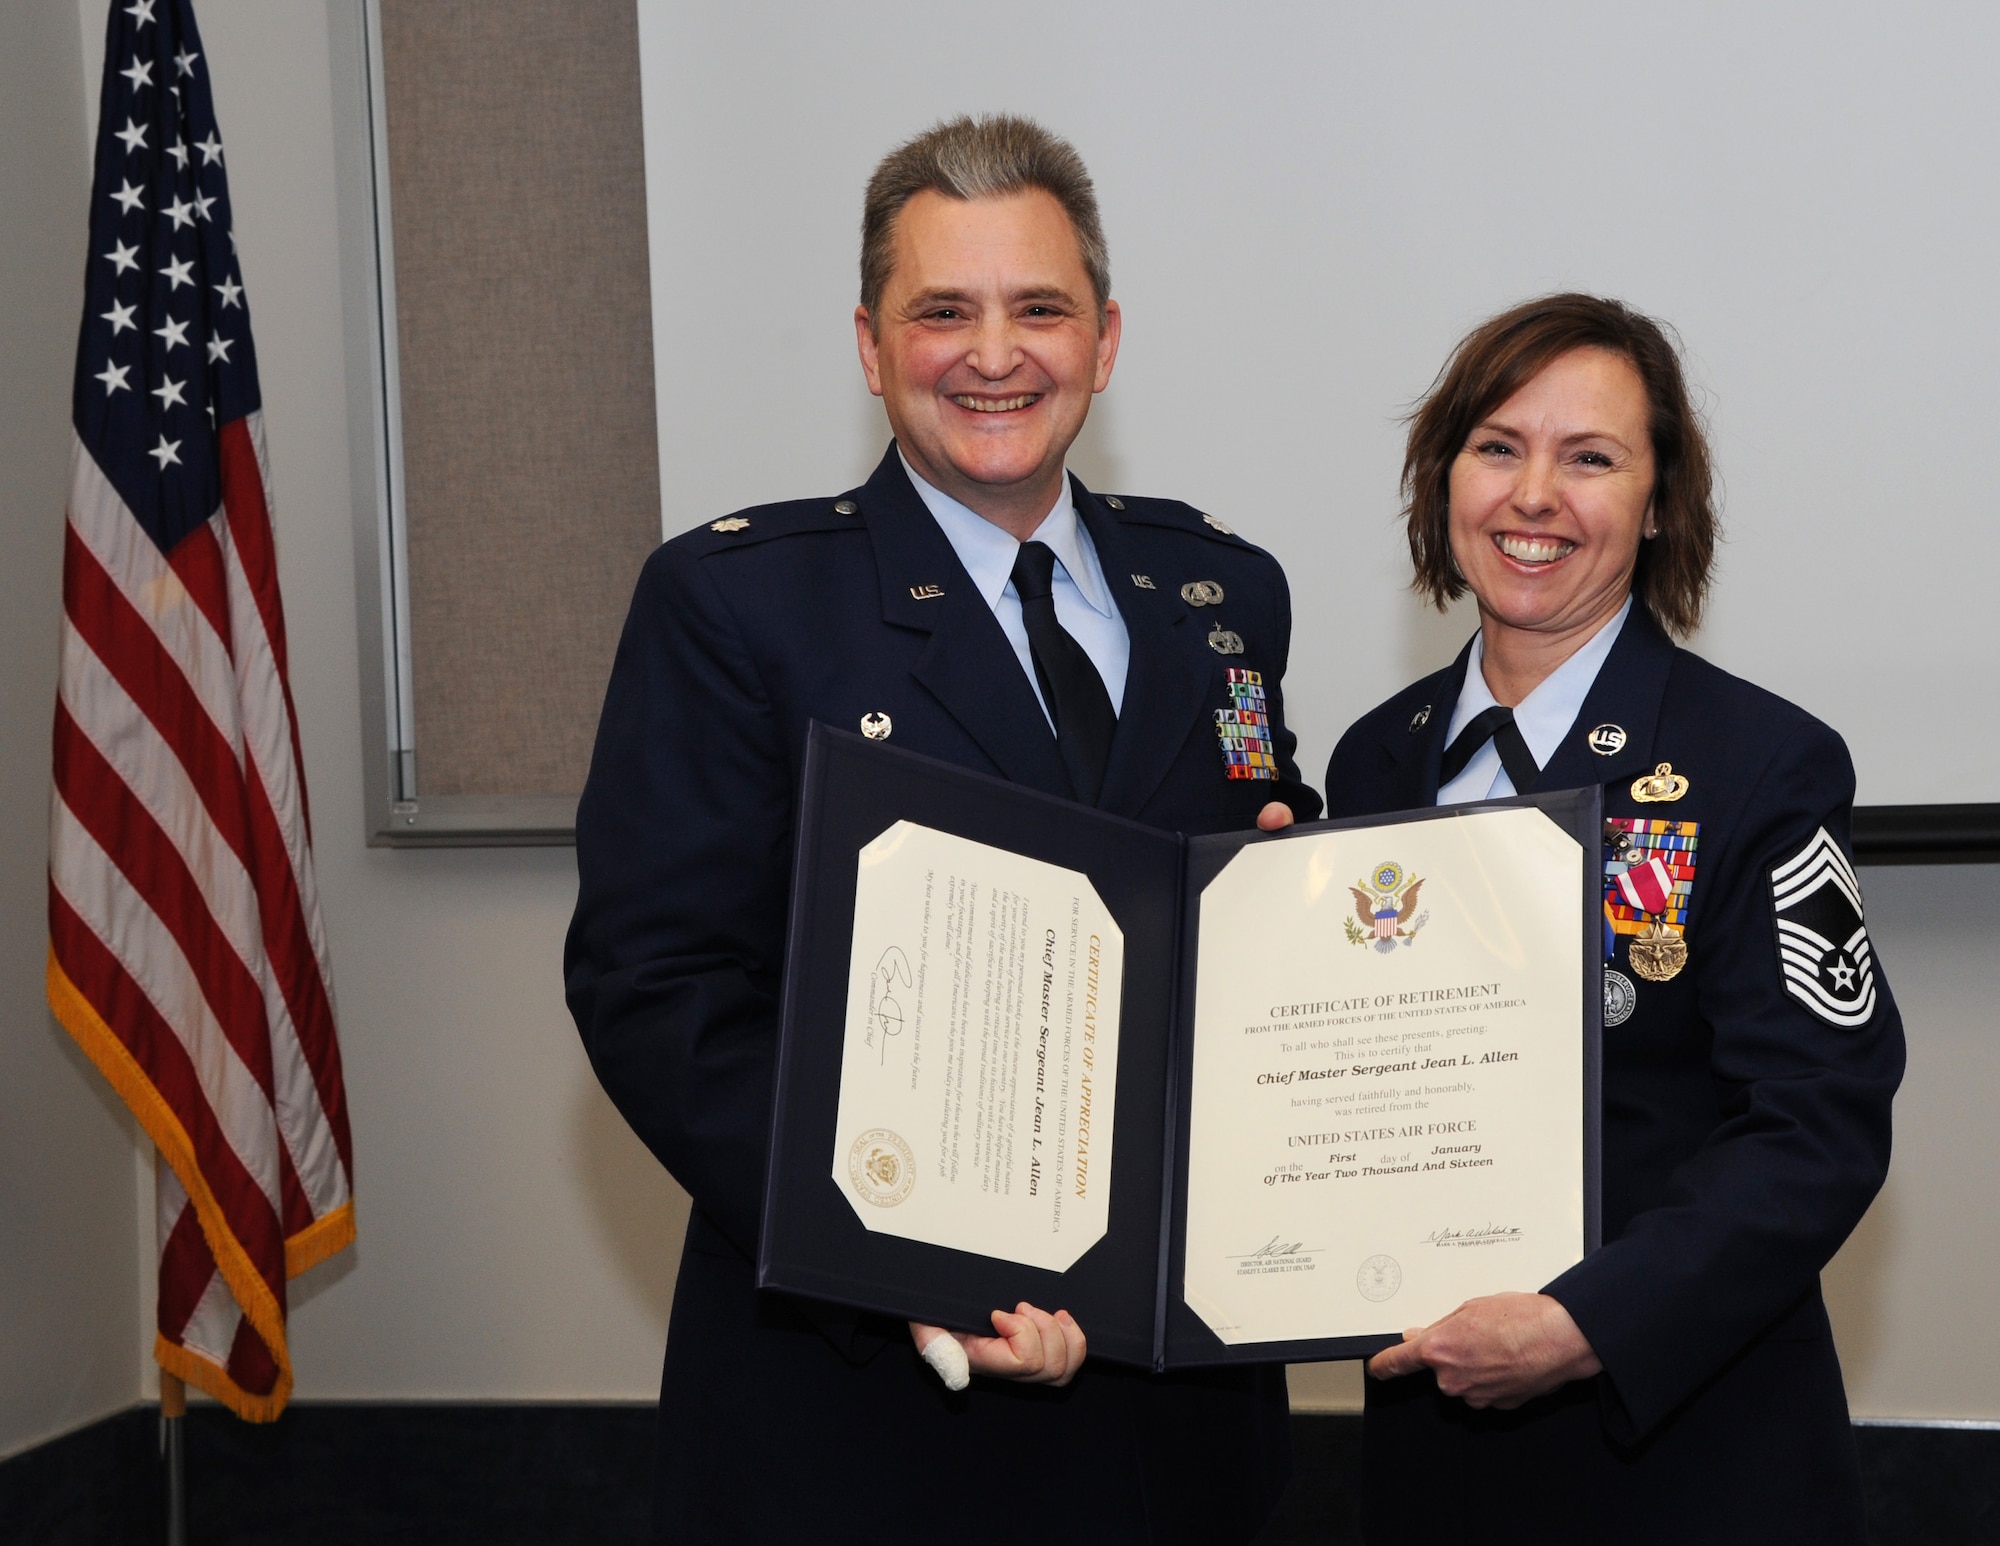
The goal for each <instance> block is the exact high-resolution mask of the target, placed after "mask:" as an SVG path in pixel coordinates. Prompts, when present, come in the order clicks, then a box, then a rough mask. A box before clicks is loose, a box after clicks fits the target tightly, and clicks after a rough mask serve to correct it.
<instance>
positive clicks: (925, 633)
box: [565, 118, 1320, 1546]
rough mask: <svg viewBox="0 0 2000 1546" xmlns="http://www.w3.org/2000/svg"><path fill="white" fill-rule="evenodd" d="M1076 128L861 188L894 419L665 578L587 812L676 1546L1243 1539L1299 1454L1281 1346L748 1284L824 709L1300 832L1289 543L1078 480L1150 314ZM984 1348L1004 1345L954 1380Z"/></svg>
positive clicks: (599, 967) (649, 604)
mask: <svg viewBox="0 0 2000 1546" xmlns="http://www.w3.org/2000/svg"><path fill="white" fill-rule="evenodd" d="M1110 290H1111V282H1110V265H1109V260H1108V257H1107V253H1106V248H1105V241H1104V235H1103V230H1102V227H1101V224H1100V221H1099V217H1098V211H1097V202H1096V197H1095V194H1094V192H1093V191H1092V187H1091V182H1090V178H1089V175H1088V173H1087V172H1086V171H1085V169H1084V166H1083V162H1082V160H1081V159H1080V158H1079V157H1078V156H1077V154H1076V152H1075V151H1074V150H1073V149H1072V148H1071V147H1070V146H1069V145H1067V144H1066V143H1064V142H1063V141H1061V140H1059V139H1057V138H1055V137H1054V136H1053V135H1051V134H1049V133H1048V132H1047V131H1046V130H1044V129H1042V128H1040V127H1039V126H1037V125H1035V124H1033V123H1029V122H1027V121H1025V120H1022V119H1017V118H988V119H981V120H977V121H974V120H971V119H964V118H961V119H957V120H954V121H952V122H950V123H946V124H942V125H940V126H938V127H937V128H935V129H932V130H930V131H929V132H927V133H925V134H922V135H919V136H918V137H917V138H915V139H913V140H911V141H910V142H909V143H908V144H906V145H903V146H901V147H899V148H898V149H897V150H895V151H894V152H892V153H891V154H890V155H889V156H888V157H887V158H886V159H885V160H884V161H883V162H882V164H881V166H880V167H878V168H877V170H876V172H875V175H874V177H873V179H872V180H871V181H870V183H869V187H868V193H867V199H866V204H865V208H864V213H863V224H862V253H861V304H860V306H859V307H858V308H857V310H856V312H855V318H854V320H855V337H856V342H857V345H858V348H859V352H860V360H861V369H862V373H863V375H864V377H865V378H866V380H867V384H868V387H869V390H870V391H872V392H874V393H875V394H876V395H877V396H879V397H880V398H881V399H882V404H883V408H884V410H885V412H886V414H887V417H888V420H889V428H890V430H891V432H892V434H893V436H894V441H893V443H892V444H891V445H890V447H889V449H888V451H887V454H886V455H884V457H883V458H882V462H881V464H880V466H878V467H877V468H876V470H875V473H874V475H873V476H872V477H871V478H870V479H869V480H868V482H867V483H866V484H864V485H863V486H861V487H860V488H856V489H849V490H847V491H846V492H844V493H840V494H834V495H828V496H826V497H824V498H819V499H807V500H799V501H795V502H792V503H788V504H781V505H766V506H760V507H757V508H754V509H748V510H742V511H739V512H737V513H736V514H734V515H730V516H726V517H724V518H722V519H719V520H712V521H709V522H707V523H705V524H704V525H702V526H699V527H697V528H696V529H695V530H693V531H691V532H688V533H687V534H686V535H684V536H681V537H678V538H676V539H674V540H673V541H672V542H669V543H667V544H666V546H664V547H663V548H661V549H660V550H659V551H658V552H657V553H656V554H654V556H653V558H652V559H651V560H650V561H649V563H648V564H647V566H646V571H645V573H644V575H643V576H642V578H641V580H640V582H639V587H638V593H637V595H636V597H635V598H634V601H633V605H632V612H631V616H630V618H629V620H628V621H627V624H626V629H625V635H624V638H623V640H622V641H621V643H620V645H619V651H618V658H617V663H616V665H615V667H614V670H613V673H612V680H611V685H610V689H609V691H608V693H607V696H606V699H605V706H604V716H603V721H602V724H601V726H600V728H599V732H598V743H597V751H596V755H595V757H594V759H593V761H592V765H591V773H590V781H589V785H588V787H587V788H586V790H585V792H584V796H583V801H582V804H581V807H580V808H579V810H578V814H577V864H578V870H579V878H580V883H581V884H580V891H579V895H578V900H577V911H576V917H575V921H574V923H573V924H572V926H571V930H570V936H569V942H568V948H567V951H566V955H565V971H566V981H567V991H568V997H569V1004H570V1009H571V1012H572V1013H573V1014H574V1015H575V1017H576V1021H577V1026H578V1028H579V1030H580V1031H581V1033H582V1035H583V1040H584V1044H585V1046H586V1048H587V1049H588V1051H589V1053H590V1058H591V1062H592V1065H593V1067H594V1068H595V1069H596V1071H597V1074H598V1077H599V1078H600V1079H601V1080H602V1081H603V1084H604V1086H605V1088H606V1090H608V1091H609V1092H610V1094H611V1096H612V1099H613V1100H614V1101H615V1102H616V1103H617V1104H618V1107H619V1109H620V1110H621V1111H622V1112H623V1113H624V1115H625V1117H626V1119H627V1120H628V1121H630V1122H631V1124H632V1126H633V1128H634V1129H635V1130H636V1131H637V1132H638V1134H639V1136H640V1137H641V1138H642V1139H644V1140H645V1142H646V1143H647V1144H648V1146H649V1147H651V1149H652V1150H653V1152H654V1153H655V1154H656V1155H657V1156H658V1157H659V1158H660V1161H661V1163H663V1164H664V1165H665V1166H666V1167H667V1168H668V1169H669V1170H670V1171H671V1172H672V1173H673V1175H674V1176H675V1178H676V1179H677V1180H679V1181H680V1183H681V1184H682V1185H683V1186H684V1187H686V1189H687V1190H688V1192H689V1193H690V1194H691V1196H692V1198H693V1202H694V1208H693V1214H692V1217H691V1219H690V1221H689V1224H688V1234H687V1243H686V1247H685V1250H684V1253H683V1256H682V1262H681V1275H680V1282H679V1285H678V1287H677V1289H676V1292H675V1297H674V1311H673V1323H672V1328H671V1333H670V1337H669V1342H668V1349H667V1358H666V1368H665V1373H664V1376H663V1378H662V1382H661V1392H660V1458H659V1466H658V1470H657V1494H656V1507H655V1530H656V1533H657V1535H658V1538H659V1539H661V1540H663V1541H665V1540H673V1541H676V1542H708V1541H724V1540H728V1541H780V1540H810V1541H816V1542H817V1541H850V1540H852V1541H867V1542H869V1543H871V1546H890V1543H894V1542H900V1541H919V1540H921V1541H926V1542H928V1541H932V1540H936V1539H951V1540H954V1541H963V1542H984V1541H992V1542H1003V1541H1004V1542H1014V1541H1018V1540H1019V1539H1021V1538H1022V1536H1023V1535H1027V1534H1038V1535H1043V1536H1046V1537H1047V1538H1050V1539H1057V1540H1082V1539H1089V1540H1092V1541H1095V1542H1100V1543H1105V1546H1111V1543H1120V1542H1134V1543H1137V1542H1178V1541H1187V1542H1203V1543H1221V1542H1231V1541H1245V1540H1248V1539H1249V1538H1250V1537H1251V1536H1252V1535H1254V1534H1255V1532H1256V1531H1257V1529H1258V1528H1259V1526H1260V1525H1261V1524H1262V1523H1263V1521H1264V1519H1265V1517H1266V1516H1267V1515H1268V1513H1269V1511H1270V1508H1271V1505H1272V1503H1273V1502H1274V1501H1275V1498H1276V1495H1277V1492H1278V1490H1279V1488H1280V1487H1281V1486H1282V1485H1283V1482H1284V1479H1285V1476H1286V1474H1287V1472H1288V1471H1289V1468H1290V1461H1289V1455H1290V1441H1289V1436H1288V1433H1287V1429H1286V1422H1287V1416H1286V1408H1285V1389H1284V1377H1283V1371H1282V1370H1280V1369H1266V1370H1253V1369H1233V1370H1227V1371H1222V1372H1219V1373H1211V1374H1202V1375H1198V1376H1192V1377H1173V1378H1161V1377H1157V1376H1154V1375H1151V1374H1146V1373H1141V1372H1137V1371H1134V1370H1130V1369H1125V1368H1119V1367H1114V1366H1110V1365H1107V1364H1104V1363H1103V1362H1101V1361H1098V1360H1092V1359H1091V1358H1090V1357H1089V1343H1088V1331H1089V1328H1088V1327H1082V1326H1078V1325H1077V1324H1076V1322H1075V1320H1074V1319H1073V1318H1072V1317H1070V1316H1069V1314H1068V1313H1067V1312H1066V1311H1065V1310H1064V1309H1063V1307H1062V1306H1060V1305H1049V1306H1036V1305H1026V1304H1023V1305H1017V1306H1014V1307H1013V1308H1011V1309H1009V1308H1007V1307H1004V1306H1002V1307H996V1309H995V1310H994V1312H993V1315H992V1332H993V1334H992V1335H985V1334H978V1335H974V1334H970V1333H968V1332H966V1331H962V1330H955V1331H945V1330H942V1329H940V1328H937V1327H925V1326H906V1325H904V1324H902V1323H898V1322H890V1321H886V1320H883V1319H881V1318H879V1317H872V1316H866V1315H858V1314H855V1313H853V1312H850V1311H845V1310H840V1309H837V1308H835V1307H832V1306H827V1305H820V1304H814V1303H810V1302H807V1301H802V1300H794V1299H790V1298H786V1297H784V1296H780V1295H774V1294H765V1295H761V1296H760V1295H759V1294H758V1293H757V1291H756V1289H755V1286H754V1278H755V1258H756V1253H757V1239H758V1231H759V1224H760V1216H761V1210H762V1197H763V1176H764V1160H765V1151H766V1147H767V1145H768V1142H769V1136H770V1099H771V1083H772V1070H773V1064H774V1057H775V1051H776V1043H777V1027H778V1004H779V990H780V983H779V968H780V963H781V962H782V960H783V957H784V949H785V920H786V910H787V902H788V895H787V893H788V886H789V880H790V868H791V854H792V820H793V812H794V810H795V808H796V805H797V800H798V787H797V779H798V774H799V770H800V765H801V762H802V760H803V757H804V750H805V740H806V730H807V726H808V725H809V724H810V722H811V721H813V720H815V719H817V720H821V721H824V722H825V723H827V724H830V725H833V726H836V727H838V728H841V729H844V730H859V731H860V732H861V733H862V734H865V735H867V736H870V737H872V738H874V739H877V740H886V741H888V742H890V744H892V745H895V746H901V747H906V748H908V749H910V750H913V751H918V752H922V753H925V754H927V755H929V756H933V757H940V758H944V759H946V760H947V761H950V762H954V763H958V764H960V765H962V766H965V767H970V768H976V769H978V770H979V771H981V772H984V773H988V774H992V775H995V776H997V777H1001V778H1007V779H1011V780H1013V781H1015V782H1017V783H1021V784H1026V785H1029V786H1031V787H1033V788H1036V789H1039V790H1042V791H1044V792H1046V793H1049V794H1054V795H1059V796H1063V797H1065V798H1069V799H1075V800H1080V801H1082V802H1084V803H1086V804H1091V805H1096V806H1099V807H1101V808H1102V809H1105V810H1109V811H1113V812H1116V813H1117V814H1119V815H1122V816H1125V817H1128V818H1130V819H1133V820H1137V821H1142V822H1146V823H1149V824H1151V825H1154V826H1158V827H1163V828H1168V829H1172V830H1177V831H1184V832H1212V831H1220V830H1225V829H1228V828H1233V827H1248V826H1250V825H1252V824H1253V823H1254V822H1255V821H1256V820H1257V816H1258V811H1259V808H1260V807H1261V806H1263V805H1264V804H1265V802H1266V801H1275V802H1278V803H1281V804H1283V805H1284V806H1285V807H1286V808H1287V810H1288V811H1289V812H1290V813H1292V814H1294V815H1296V816H1297V817H1299V818H1301V819H1305V818H1310V817H1312V816H1314V815H1316V814H1318V811H1319V805H1320V802H1319V799H1318V797H1317V796H1316V795H1314V794H1313V792H1312V791H1311V790H1310V789H1307V788H1306V787H1304V785H1303V784H1302V783H1301V782H1300V781H1299V777H1298V771H1297V768H1296V766H1295V765H1294V763H1293V760H1292V752H1293V745H1294V741H1293V737H1292V735H1291V734H1290V733H1289V732H1288V731H1287V730H1286V729H1285V728H1284V719H1283V708H1282V702H1281V698H1280V694H1279V682H1280V680H1281V678H1282V676H1283V673H1284V667H1285V658H1286V652H1287V649H1288V647H1289V644H1290V634H1291V602H1290V596H1289V594H1288V592H1287V590H1286V587H1285V580H1284V576H1283V574H1282V572H1281V571H1280V570H1279V568H1278V566H1277V564H1276V563H1275V562H1273V561H1272V559H1271V558H1270V557H1269V556H1268V555H1267V554H1265V553H1263V552H1262V551H1260V550H1259V549H1257V548H1255V547H1253V546H1251V545H1250V544H1249V543H1248V542H1245V541H1244V540H1243V539H1242V538H1240V537H1238V536H1236V535H1235V534H1234V533H1233V532H1232V531H1231V530H1230V528H1229V527H1228V526H1227V525H1226V524H1224V523H1223V522H1222V521H1220V520H1218V519H1217V518H1215V517H1214V516H1211V515H1205V514H1203V513H1202V512H1201V511H1199V510H1196V509H1194V508H1193V507H1191V506H1189V505H1185V504H1181V503H1179V502H1177V501H1173V500H1166V499H1146V498H1139V497H1137V496H1132V495H1127V496H1123V497H1119V496H1116V495H1098V494H1095V493H1092V492H1091V491H1090V490H1088V489H1086V488H1085V487H1084V486H1083V484H1082V483H1081V482H1080V481H1079V480H1078V479H1077V478H1075V477H1074V476H1072V475H1071V474H1069V472H1068V471H1067V469H1066V466H1065V458H1066V457H1067V455H1068V453H1069V449H1070V446H1071V444H1072V443H1073V442H1074V441H1075V439H1076V437H1077V434H1078V432H1079V431H1080V430H1081V429H1082V427H1083V423H1084V420H1085V417H1086V416H1087V415H1088V413H1089V411H1090V404H1091V400H1092V399H1093V397H1094V396H1095V395H1096V394H1097V393H1099V392H1101V391H1103V390H1104V389H1105V387H1106V386H1107V385H1108V384H1109V382H1110V380H1111V373H1112V367H1113V365H1114V363H1115V362H1116V359H1117V355H1118V342H1119V335H1120V328H1121V326H1122V318H1121V316H1120V313H1119V309H1118V304H1117V302H1116V301H1114V300H1112V299H1111V294H1110ZM947 1338H948V1339H950V1340H951V1342H954V1343H956V1345H957V1349H958V1350H959V1351H962V1352H963V1354H964V1359H965V1363H966V1364H967V1365H969V1369H970V1384H969V1387H968V1388H964V1389H961V1390H958V1391H955V1392H953V1391H947V1389H946V1388H945V1385H944V1384H943V1383H942V1382H941V1381H940V1379H939V1378H938V1377H937V1376H936V1375H934V1374H933V1373H932V1372H931V1370H930V1369H929V1368H927V1367H926V1366H925V1356H924V1354H923V1352H921V1351H920V1350H922V1349H928V1353H929V1357H930V1358H931V1359H932V1360H934V1361H936V1362H938V1363H940V1364H944V1363H948V1362H950V1360H948V1359H944V1358H940V1356H939V1355H940V1353H941V1352H946V1351H949V1348H946V1347H940V1346H938V1345H934V1344H938V1343H939V1342H940V1339H947Z"/></svg>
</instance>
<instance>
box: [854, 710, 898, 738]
mask: <svg viewBox="0 0 2000 1546" xmlns="http://www.w3.org/2000/svg"><path fill="white" fill-rule="evenodd" d="M890 729H891V726H890V723H889V716H888V715H887V714H880V713H877V714H863V715H862V716H861V733H862V734H863V735H865V736H867V737H868V739H869V740H871V741H886V740H888V739H889V731H890Z"/></svg>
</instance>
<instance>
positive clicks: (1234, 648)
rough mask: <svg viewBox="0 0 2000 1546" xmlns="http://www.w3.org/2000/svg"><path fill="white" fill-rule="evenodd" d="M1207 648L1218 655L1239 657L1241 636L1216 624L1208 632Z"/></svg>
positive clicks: (1241, 649) (1241, 645) (1241, 642)
mask: <svg viewBox="0 0 2000 1546" xmlns="http://www.w3.org/2000/svg"><path fill="white" fill-rule="evenodd" d="M1208 647H1209V648H1210V649H1212V650H1214V651H1215V653H1216V654H1218V655H1240V654H1242V653H1243V635H1242V634H1240V633H1237V632H1235V631H1234V630H1233V629H1229V628H1224V627H1223V626H1222V624H1220V623H1217V624H1216V625H1215V626H1214V627H1213V628H1211V629H1209V631H1208Z"/></svg>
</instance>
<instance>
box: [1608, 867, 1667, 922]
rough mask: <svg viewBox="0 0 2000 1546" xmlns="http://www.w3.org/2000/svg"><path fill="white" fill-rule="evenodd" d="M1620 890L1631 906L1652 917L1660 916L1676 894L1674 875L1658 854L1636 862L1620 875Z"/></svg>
mask: <svg viewBox="0 0 2000 1546" xmlns="http://www.w3.org/2000/svg"><path fill="white" fill-rule="evenodd" d="M1618 891H1619V894H1620V895H1621V896H1623V897H1624V898H1625V900H1626V902H1627V904H1629V905H1630V906H1633V907H1636V908H1638V909H1639V911H1640V912H1642V913H1646V914H1649V915H1650V916H1652V917H1655V918H1657V917H1660V916H1661V915H1662V914H1664V913H1665V912H1666V910H1667V903H1668V902H1669V901H1670V900H1671V899H1672V897H1673V894H1674V877H1673V876H1672V875H1670V874H1669V873H1668V872H1667V867H1666V865H1665V864H1664V863H1662V862H1661V861H1660V859H1659V857H1658V856H1657V855H1656V856H1654V857H1653V858H1651V859H1648V860H1647V861H1646V862H1645V863H1644V864H1635V865H1633V866H1632V868H1631V869H1629V870H1627V871H1626V872H1625V873H1624V874H1622V875H1620V876H1619V877H1618Z"/></svg>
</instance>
